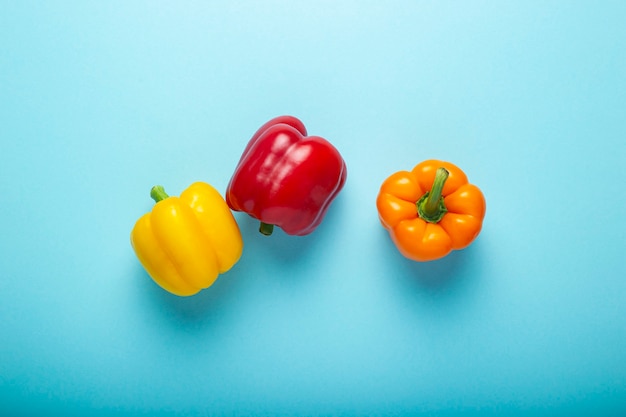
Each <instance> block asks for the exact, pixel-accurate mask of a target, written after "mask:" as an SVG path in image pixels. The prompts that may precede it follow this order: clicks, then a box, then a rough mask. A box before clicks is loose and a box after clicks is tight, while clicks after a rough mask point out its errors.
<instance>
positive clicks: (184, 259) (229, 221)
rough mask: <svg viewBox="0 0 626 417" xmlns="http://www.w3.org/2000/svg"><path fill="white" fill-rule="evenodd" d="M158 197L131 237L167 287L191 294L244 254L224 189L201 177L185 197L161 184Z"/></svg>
mask: <svg viewBox="0 0 626 417" xmlns="http://www.w3.org/2000/svg"><path fill="white" fill-rule="evenodd" d="M150 195H151V196H152V198H153V199H154V200H155V201H156V204H155V205H154V207H153V208H152V212H150V213H146V214H144V215H143V216H142V217H141V218H139V220H137V223H135V227H134V228H133V230H132V232H131V234H130V241H131V245H132V247H133V249H134V250H135V253H136V255H137V258H139V261H140V262H141V264H142V265H143V267H144V268H145V269H146V271H147V272H148V274H149V275H150V276H151V277H152V279H153V280H154V281H155V282H156V283H157V284H158V285H160V286H161V287H162V288H163V289H165V290H166V291H169V292H171V293H173V294H176V295H180V296H189V295H193V294H196V293H198V292H199V291H200V290H202V289H204V288H208V287H209V286H211V285H212V284H213V282H215V280H216V279H217V277H218V275H219V274H223V273H224V272H226V271H228V270H229V269H230V268H231V267H232V266H233V265H235V263H237V261H238V260H239V258H240V257H241V253H242V250H243V241H242V239H241V232H240V231H239V226H238V225H237V222H236V221H235V218H234V217H233V214H232V212H231V211H230V208H229V207H228V205H226V202H225V201H224V199H223V198H222V196H221V195H220V193H219V192H218V191H217V190H216V189H215V188H213V187H212V186H210V185H209V184H207V183H204V182H196V183H194V184H192V185H191V186H190V187H189V188H187V189H186V190H185V191H183V193H182V194H181V195H180V197H169V196H168V195H167V194H166V193H165V190H164V189H163V187H161V186H155V187H154V188H153V189H152V191H151V193H150Z"/></svg>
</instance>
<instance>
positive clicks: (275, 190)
mask: <svg viewBox="0 0 626 417" xmlns="http://www.w3.org/2000/svg"><path fill="white" fill-rule="evenodd" d="M346 176H347V169H346V163H345V162H344V160H343V158H342V157H341V154H340V153H339V151H338V150H337V149H336V148H335V147H334V146H333V145H332V144H331V143H330V142H328V141H327V140H326V139H323V138H321V137H319V136H307V131H306V128H305V127H304V124H303V123H302V122H301V121H300V120H299V119H297V118H295V117H293V116H279V117H276V118H274V119H271V120H270V121H269V122H267V123H265V124H264V125H263V126H261V127H260V128H259V130H257V132H256V133H255V134H254V135H253V136H252V138H251V139H250V141H249V142H248V144H247V146H246V148H245V149H244V151H243V154H242V155H241V158H240V160H239V163H238V165H237V167H236V169H235V172H234V174H233V176H232V178H231V180H230V182H229V184H228V188H227V190H226V202H227V203H228V206H229V207H230V208H231V209H233V210H236V211H242V212H245V213H247V214H248V215H250V216H251V217H253V218H255V219H257V220H259V221H260V222H261V224H260V226H259V231H260V232H261V233H262V234H264V235H271V234H272V231H273V229H274V226H279V227H280V228H282V229H283V231H284V232H285V233H287V234H288V235H297V236H302V235H307V234H309V233H311V232H313V231H314V230H315V228H317V226H319V224H320V223H321V222H322V220H323V219H324V216H325V215H326V212H327V210H328V208H329V206H330V204H331V202H332V201H333V200H334V198H335V197H336V196H337V194H339V192H340V191H341V189H342V188H343V186H344V184H345V182H346Z"/></svg>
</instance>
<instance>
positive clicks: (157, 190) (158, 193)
mask: <svg viewBox="0 0 626 417" xmlns="http://www.w3.org/2000/svg"><path fill="white" fill-rule="evenodd" d="M150 197H152V199H153V200H154V201H155V202H157V203H158V202H159V201H161V200H165V199H166V198H168V197H169V195H167V193H166V192H165V188H163V186H162V185H155V186H154V187H152V190H150Z"/></svg>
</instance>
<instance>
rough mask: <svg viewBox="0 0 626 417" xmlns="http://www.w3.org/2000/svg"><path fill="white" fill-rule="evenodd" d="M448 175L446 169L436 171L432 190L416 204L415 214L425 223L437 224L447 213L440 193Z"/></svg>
mask: <svg viewBox="0 0 626 417" xmlns="http://www.w3.org/2000/svg"><path fill="white" fill-rule="evenodd" d="M449 175H450V173H449V172H448V170H447V169H445V168H443V167H441V168H439V169H437V172H436V173H435V180H434V181H433V186H432V188H431V189H430V191H428V192H426V194H424V195H423V196H422V198H420V199H419V201H418V202H417V203H416V206H417V213H418V214H419V216H420V217H421V218H422V219H424V220H426V221H427V222H430V223H438V222H439V221H440V220H441V219H442V218H443V216H444V215H445V214H446V213H447V212H448V209H447V208H446V205H445V203H444V201H443V196H442V195H441V192H442V191H443V186H444V185H445V183H446V180H447V179H448V176H449Z"/></svg>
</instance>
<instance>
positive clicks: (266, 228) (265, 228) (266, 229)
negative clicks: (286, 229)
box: [259, 222, 274, 236]
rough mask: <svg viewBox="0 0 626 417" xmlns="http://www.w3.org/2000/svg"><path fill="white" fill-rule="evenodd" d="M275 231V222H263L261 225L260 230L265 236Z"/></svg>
mask: <svg viewBox="0 0 626 417" xmlns="http://www.w3.org/2000/svg"><path fill="white" fill-rule="evenodd" d="M273 231H274V225H273V224H268V223H263V222H261V225H260V226H259V232H261V233H263V234H264V235H265V236H270V235H271V234H272V232H273Z"/></svg>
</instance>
